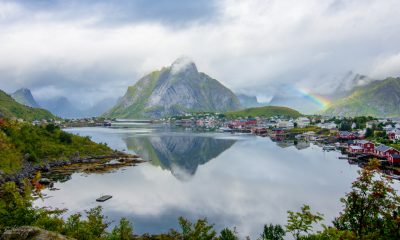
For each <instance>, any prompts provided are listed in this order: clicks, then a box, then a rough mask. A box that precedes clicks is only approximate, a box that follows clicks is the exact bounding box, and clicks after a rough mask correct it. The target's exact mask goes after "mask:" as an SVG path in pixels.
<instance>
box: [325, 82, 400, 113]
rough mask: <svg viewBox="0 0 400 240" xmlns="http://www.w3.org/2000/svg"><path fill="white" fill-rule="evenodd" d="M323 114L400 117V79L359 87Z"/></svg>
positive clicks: (334, 103)
mask: <svg viewBox="0 0 400 240" xmlns="http://www.w3.org/2000/svg"><path fill="white" fill-rule="evenodd" d="M322 113H323V114H325V115H332V116H333V115H334V116H361V115H364V116H373V117H400V78H387V79H385V80H381V81H372V82H369V83H368V84H366V85H363V86H357V87H355V88H353V89H352V90H351V91H350V92H349V93H348V94H347V95H346V96H344V97H342V98H339V99H338V100H336V101H334V102H333V104H332V105H331V106H330V107H329V108H328V109H326V110H325V111H323V112H322Z"/></svg>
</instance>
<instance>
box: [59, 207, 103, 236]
mask: <svg viewBox="0 0 400 240" xmlns="http://www.w3.org/2000/svg"><path fill="white" fill-rule="evenodd" d="M81 218H82V215H81V214H80V213H76V214H73V215H71V216H70V217H69V218H68V219H67V221H66V223H65V226H64V230H63V232H62V233H63V234H65V235H67V236H70V237H73V238H76V239H85V240H86V239H87V240H91V239H93V240H94V239H102V238H105V237H106V236H107V232H106V229H107V227H108V224H107V223H105V222H104V216H103V215H102V208H101V207H100V206H98V207H95V208H92V209H90V210H89V211H86V218H87V219H86V220H82V219H81Z"/></svg>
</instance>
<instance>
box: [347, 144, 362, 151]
mask: <svg viewBox="0 0 400 240" xmlns="http://www.w3.org/2000/svg"><path fill="white" fill-rule="evenodd" d="M350 148H351V149H354V150H362V149H363V148H362V147H360V146H354V145H351V146H350Z"/></svg>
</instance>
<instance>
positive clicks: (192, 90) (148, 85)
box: [105, 58, 240, 118]
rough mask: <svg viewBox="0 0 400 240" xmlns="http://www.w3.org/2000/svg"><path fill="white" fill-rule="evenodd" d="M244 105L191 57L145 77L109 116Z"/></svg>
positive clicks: (147, 115) (168, 113)
mask: <svg viewBox="0 0 400 240" xmlns="http://www.w3.org/2000/svg"><path fill="white" fill-rule="evenodd" d="M239 108H240V102H239V100H238V98H237V97H236V96H235V94H234V93H233V92H232V91H231V90H229V89H228V88H226V87H225V86H224V85H222V84H221V83H219V82H218V81H217V80H215V79H212V78H211V77H209V76H208V75H206V74H204V73H201V72H198V70H197V67H196V65H195V64H194V63H193V62H191V61H190V60H188V59H184V58H183V59H178V60H176V61H175V62H174V63H173V64H172V65H171V66H170V67H167V68H163V69H161V70H159V71H154V72H152V73H151V74H149V75H146V76H144V77H143V78H141V79H140V80H139V81H138V82H137V83H136V84H135V85H134V86H131V87H129V88H128V90H127V92H126V94H125V95H124V96H123V97H122V98H121V99H120V100H119V101H118V103H117V105H116V106H114V107H113V108H112V109H111V110H110V111H108V112H107V113H106V114H105V116H107V117H118V118H135V117H145V118H161V117H165V116H171V115H176V114H182V113H185V112H193V111H213V112H225V111H230V110H236V109H239Z"/></svg>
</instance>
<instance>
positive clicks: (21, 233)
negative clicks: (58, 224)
mask: <svg viewBox="0 0 400 240" xmlns="http://www.w3.org/2000/svg"><path fill="white" fill-rule="evenodd" d="M1 239H3V240H28V239H29V240H48V239H52V240H73V239H74V238H69V237H66V236H63V235H61V234H59V233H55V232H50V231H47V230H44V229H41V228H38V227H31V226H22V227H18V228H14V229H9V230H7V231H5V232H4V233H3V235H2V236H1Z"/></svg>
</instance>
